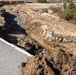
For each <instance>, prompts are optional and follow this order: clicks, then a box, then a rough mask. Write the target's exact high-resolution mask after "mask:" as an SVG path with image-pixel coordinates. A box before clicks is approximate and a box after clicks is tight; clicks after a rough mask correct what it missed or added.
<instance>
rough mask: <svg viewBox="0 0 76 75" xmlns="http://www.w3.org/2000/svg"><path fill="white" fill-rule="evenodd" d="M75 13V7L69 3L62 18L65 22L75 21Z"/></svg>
mask: <svg viewBox="0 0 76 75" xmlns="http://www.w3.org/2000/svg"><path fill="white" fill-rule="evenodd" d="M75 12H76V5H75V4H74V3H73V2H71V3H69V6H68V7H67V8H66V10H65V11H64V13H63V17H64V18H65V19H66V20H70V19H75V15H76V13H75Z"/></svg>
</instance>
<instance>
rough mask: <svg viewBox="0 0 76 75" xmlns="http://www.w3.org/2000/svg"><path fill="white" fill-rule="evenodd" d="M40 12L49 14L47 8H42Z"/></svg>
mask: <svg viewBox="0 0 76 75" xmlns="http://www.w3.org/2000/svg"><path fill="white" fill-rule="evenodd" d="M40 12H41V13H44V12H48V9H47V8H42V9H40Z"/></svg>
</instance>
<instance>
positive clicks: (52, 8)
mask: <svg viewBox="0 0 76 75" xmlns="http://www.w3.org/2000/svg"><path fill="white" fill-rule="evenodd" d="M49 9H51V10H53V11H54V12H55V13H57V12H60V11H61V10H62V8H61V7H54V6H50V7H49Z"/></svg>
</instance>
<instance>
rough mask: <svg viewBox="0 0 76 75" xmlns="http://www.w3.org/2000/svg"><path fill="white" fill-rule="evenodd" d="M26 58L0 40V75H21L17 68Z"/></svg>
mask: <svg viewBox="0 0 76 75" xmlns="http://www.w3.org/2000/svg"><path fill="white" fill-rule="evenodd" d="M28 57H29V56H27V55H26V54H23V53H21V52H20V51H18V50H16V49H15V48H14V47H11V46H10V45H8V44H6V43H4V42H2V41H1V40H0V75H21V71H20V69H19V68H18V66H19V64H20V63H21V62H25V61H27V58H28Z"/></svg>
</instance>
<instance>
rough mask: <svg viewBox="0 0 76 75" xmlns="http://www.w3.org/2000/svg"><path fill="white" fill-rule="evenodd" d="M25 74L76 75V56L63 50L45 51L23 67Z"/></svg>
mask: <svg viewBox="0 0 76 75" xmlns="http://www.w3.org/2000/svg"><path fill="white" fill-rule="evenodd" d="M22 72H23V75H70V74H71V75H75V74H76V58H75V57H73V55H72V54H70V53H67V52H65V51H63V50H56V51H50V52H49V51H44V52H42V53H40V54H39V55H36V56H33V57H32V58H30V59H29V60H28V61H27V62H26V64H25V65H24V66H23V67H22Z"/></svg>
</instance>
